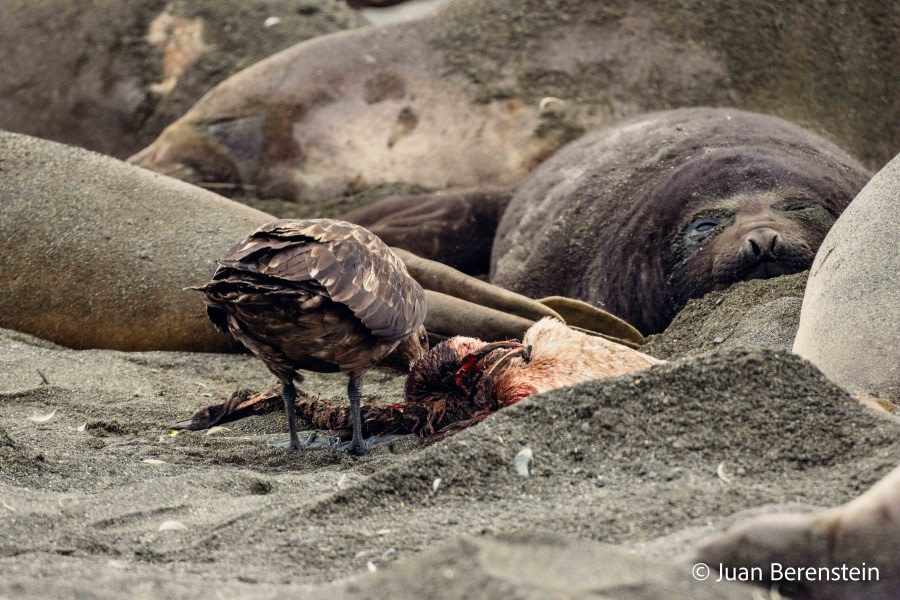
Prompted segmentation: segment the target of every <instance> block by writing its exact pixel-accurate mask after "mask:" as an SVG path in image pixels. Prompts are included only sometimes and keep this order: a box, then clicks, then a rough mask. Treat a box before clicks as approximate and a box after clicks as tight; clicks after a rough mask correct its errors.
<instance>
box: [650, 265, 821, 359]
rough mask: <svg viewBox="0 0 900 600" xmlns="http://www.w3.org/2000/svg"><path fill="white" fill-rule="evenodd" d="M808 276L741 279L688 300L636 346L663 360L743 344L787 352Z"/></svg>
mask: <svg viewBox="0 0 900 600" xmlns="http://www.w3.org/2000/svg"><path fill="white" fill-rule="evenodd" d="M808 278H809V271H804V272H802V273H796V274H794V275H783V276H781V277H775V278H774V279H752V280H750V281H741V282H738V283H736V284H735V285H733V286H731V287H730V288H728V289H727V290H722V291H717V292H710V293H709V294H707V295H705V296H703V297H702V298H695V299H693V300H690V301H689V302H688V303H687V306H685V307H684V308H683V309H681V311H680V312H679V313H678V315H677V316H676V317H675V319H673V320H672V323H671V324H670V325H669V326H668V327H667V328H666V330H665V331H664V332H662V333H660V334H658V335H653V336H650V337H649V338H647V344H646V345H645V346H644V347H643V348H641V350H642V351H643V352H646V353H647V354H650V355H652V356H656V357H657V358H662V359H666V360H671V359H673V358H681V357H684V356H698V355H700V354H705V353H707V352H711V351H713V350H716V349H719V350H725V349H730V348H741V347H747V346H752V347H765V348H775V349H778V350H790V349H791V346H793V344H794V336H795V335H797V325H798V323H799V322H800V306H801V304H802V303H803V290H804V288H805V287H806V280H807V279H808Z"/></svg>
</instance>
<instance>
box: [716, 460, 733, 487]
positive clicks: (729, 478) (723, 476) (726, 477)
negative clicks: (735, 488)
mask: <svg viewBox="0 0 900 600" xmlns="http://www.w3.org/2000/svg"><path fill="white" fill-rule="evenodd" d="M716 475H718V476H719V479H721V480H722V481H723V482H725V483H731V482H732V480H733V479H734V477H733V476H732V475H729V474H728V473H726V472H725V461H722V462H720V463H719V466H718V467H716Z"/></svg>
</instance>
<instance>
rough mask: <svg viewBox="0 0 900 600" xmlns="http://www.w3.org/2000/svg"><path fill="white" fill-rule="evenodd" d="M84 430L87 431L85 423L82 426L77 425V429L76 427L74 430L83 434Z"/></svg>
mask: <svg viewBox="0 0 900 600" xmlns="http://www.w3.org/2000/svg"><path fill="white" fill-rule="evenodd" d="M86 429H87V423H84V424H82V425H79V426H78V427H76V428H75V431H78V432H84V431H85V430H86Z"/></svg>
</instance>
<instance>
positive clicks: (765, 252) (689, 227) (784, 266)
mask: <svg viewBox="0 0 900 600" xmlns="http://www.w3.org/2000/svg"><path fill="white" fill-rule="evenodd" d="M835 219H836V215H835V214H833V213H832V212H831V211H830V210H829V209H828V208H826V206H825V205H824V204H823V203H822V202H821V201H820V200H819V199H818V198H816V197H815V194H813V193H811V192H810V191H809V190H806V189H803V188H799V187H797V188H789V187H788V188H776V189H772V190H767V191H747V192H743V193H739V194H736V195H734V196H731V197H728V198H724V199H712V200H710V201H709V202H708V203H706V204H705V205H703V206H701V207H699V208H698V209H696V210H695V211H694V212H693V214H692V215H691V216H690V217H689V218H688V219H686V220H685V222H684V223H682V226H681V228H680V229H679V230H678V231H676V233H675V236H674V239H673V240H672V243H673V245H674V250H675V252H674V256H675V260H676V262H675V264H674V265H673V267H672V269H671V271H670V277H669V282H668V283H669V286H668V287H669V293H670V295H671V298H672V300H673V302H674V303H675V304H676V305H678V304H683V303H684V302H686V301H687V299H689V298H696V297H699V296H702V295H704V294H706V293H707V292H710V291H712V290H719V289H724V288H726V287H728V286H730V285H731V284H733V283H735V282H737V281H742V280H746V279H766V278H769V277H777V276H779V275H787V274H791V273H798V272H800V271H803V270H806V269H808V268H809V267H810V266H811V265H812V261H813V257H814V256H815V253H816V250H817V249H818V248H819V246H820V245H821V243H822V240H823V239H824V238H825V234H826V233H828V230H829V229H830V228H831V226H832V225H833V224H834V221H835Z"/></svg>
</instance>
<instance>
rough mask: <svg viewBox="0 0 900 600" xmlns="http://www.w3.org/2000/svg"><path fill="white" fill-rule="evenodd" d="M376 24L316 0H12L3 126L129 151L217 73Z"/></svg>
mask: <svg viewBox="0 0 900 600" xmlns="http://www.w3.org/2000/svg"><path fill="white" fill-rule="evenodd" d="M365 24H366V20H365V19H364V18H363V17H362V16H361V15H358V14H356V13H355V11H353V10H352V9H350V8H349V7H347V6H345V5H344V4H343V3H340V2H337V1H332V2H309V1H308V0H267V1H266V2H246V1H244V0H174V1H172V2H159V1H158V0H43V1H42V2H30V1H29V0H3V2H0V56H3V65H2V66H0V129H5V130H7V131H14V132H16V133H24V134H28V135H33V136H37V137H41V138H46V139H51V140H54V141H58V142H63V143H66V144H72V145H75V146H81V147H83V148H87V149H89V150H95V151H97V152H102V153H104V154H109V155H111V156H116V157H120V158H125V157H128V156H130V155H131V154H134V153H135V152H137V151H138V150H140V149H141V148H143V147H144V146H146V145H147V144H149V143H150V142H152V141H153V140H154V139H155V138H156V137H157V136H158V135H159V134H160V132H161V131H162V130H163V128H165V127H166V126H167V125H169V124H170V123H172V121H174V120H176V119H177V118H178V117H180V116H181V115H183V114H184V113H185V111H187V110H188V109H189V108H190V107H191V105H192V104H194V103H195V102H197V100H199V99H200V97H201V96H203V94H205V93H206V92H208V91H209V90H210V88H212V87H213V86H214V85H216V84H217V83H219V82H221V81H223V80H224V79H226V78H227V77H228V76H229V75H232V74H234V73H236V72H238V71H240V70H241V69H243V68H245V67H246V66H248V65H250V64H253V63H254V62H256V61H258V60H262V59H264V58H266V57H267V56H270V55H272V54H274V53H275V52H278V51H279V50H282V49H284V48H287V47H289V46H291V45H293V44H296V43H298V42H301V41H303V40H306V39H309V38H313V37H316V36H319V35H324V34H327V33H332V32H335V31H339V30H342V29H347V28H350V27H359V26H362V25H365Z"/></svg>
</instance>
